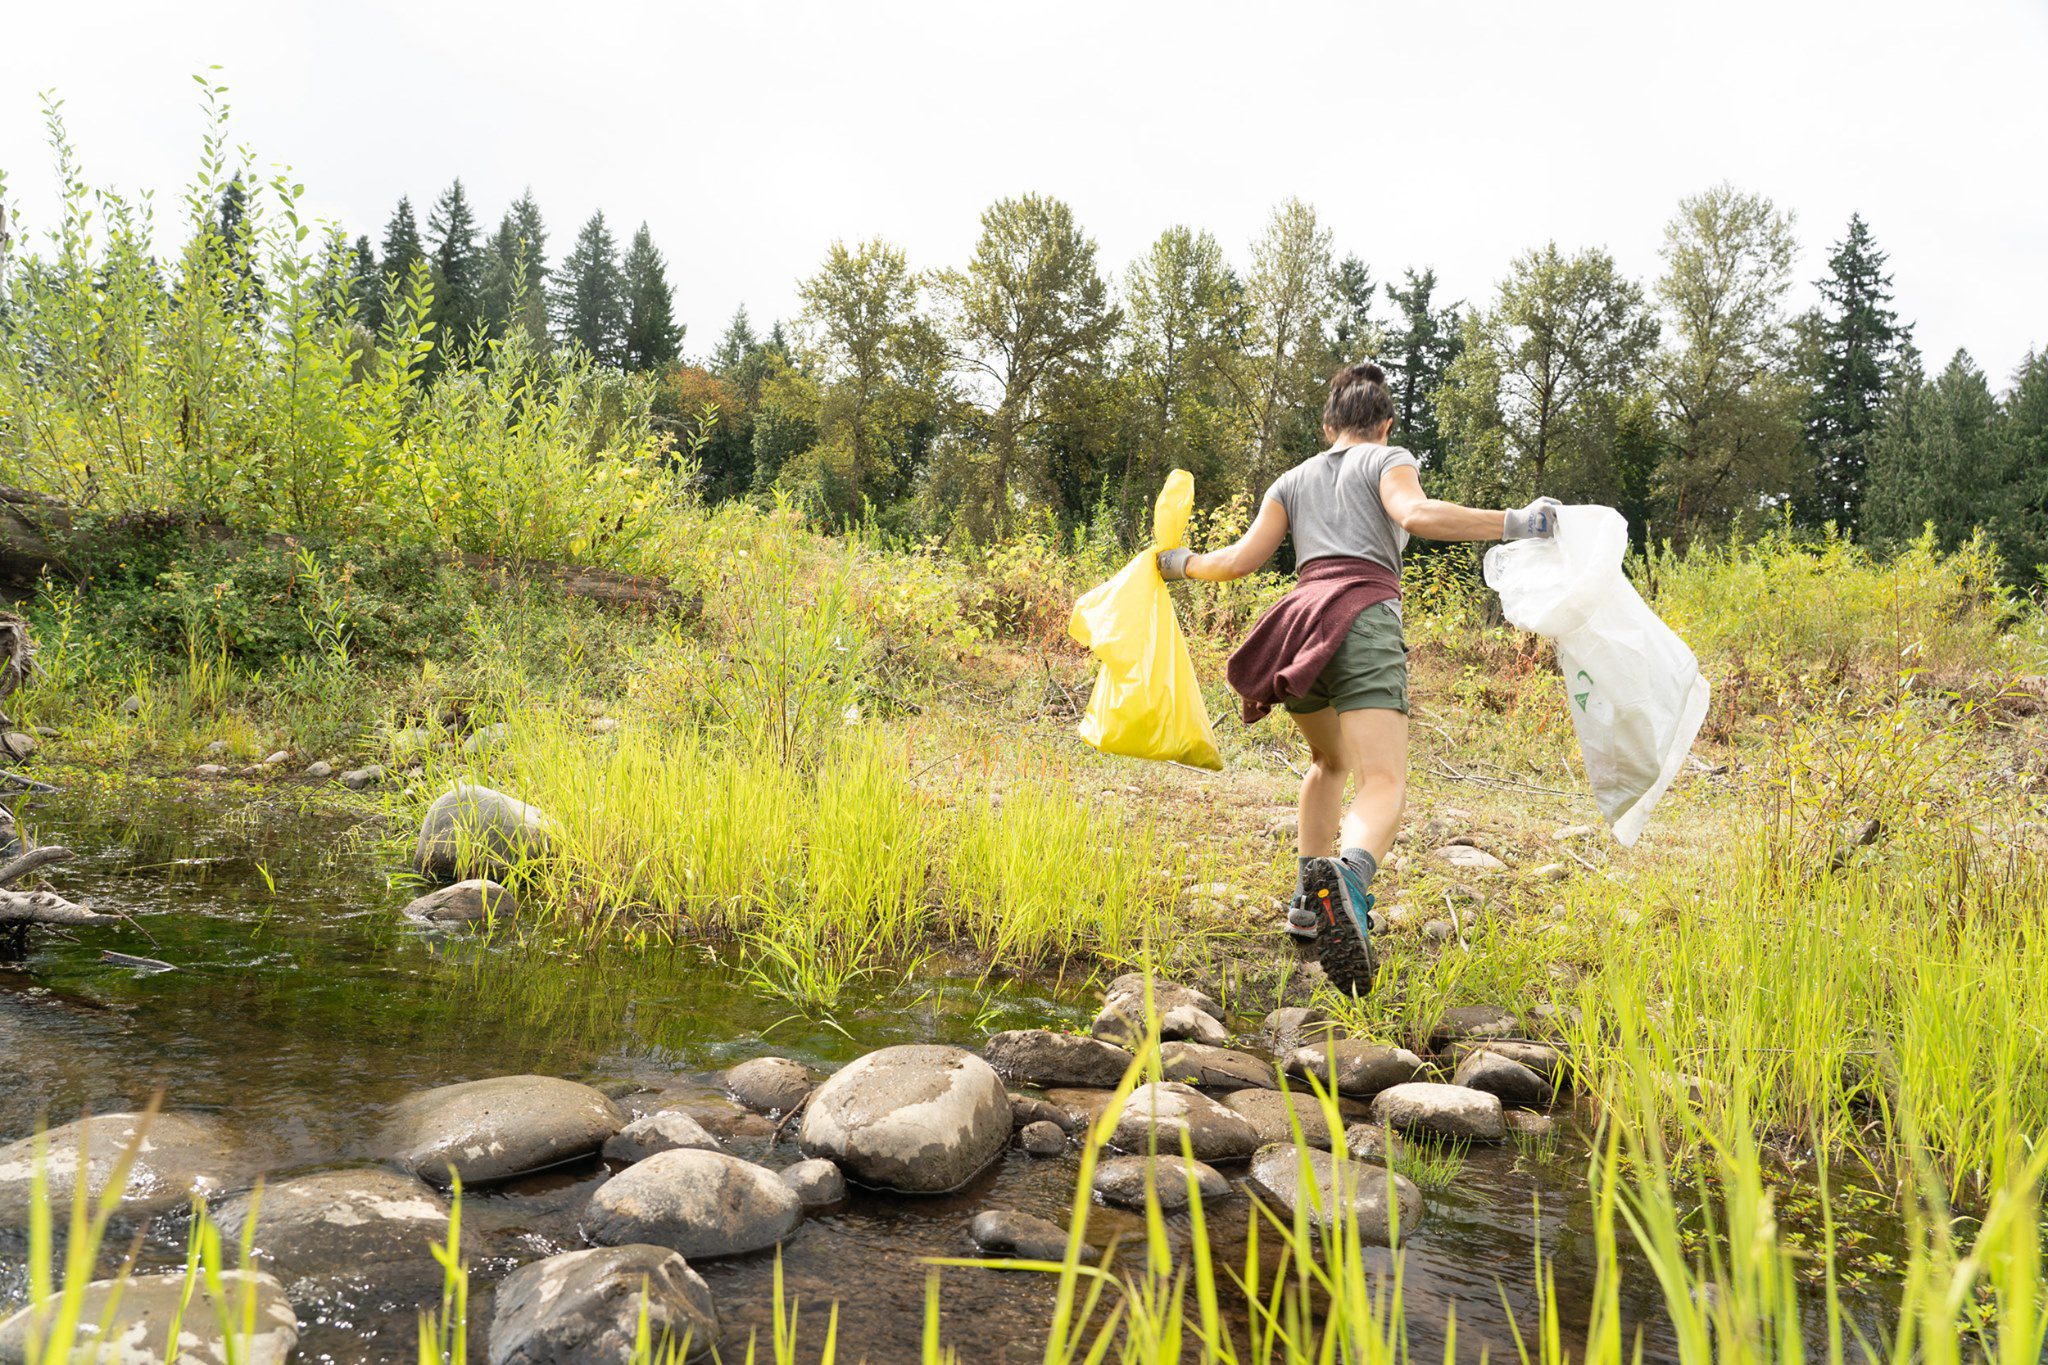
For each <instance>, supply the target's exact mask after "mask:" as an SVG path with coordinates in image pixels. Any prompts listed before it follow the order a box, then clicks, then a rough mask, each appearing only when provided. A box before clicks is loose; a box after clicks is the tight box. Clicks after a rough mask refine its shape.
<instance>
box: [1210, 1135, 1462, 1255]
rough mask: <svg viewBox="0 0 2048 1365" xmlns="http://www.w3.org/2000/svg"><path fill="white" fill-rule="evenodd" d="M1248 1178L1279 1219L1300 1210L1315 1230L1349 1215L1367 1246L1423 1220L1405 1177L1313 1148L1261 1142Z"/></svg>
mask: <svg viewBox="0 0 2048 1365" xmlns="http://www.w3.org/2000/svg"><path fill="white" fill-rule="evenodd" d="M1249 1180H1250V1184H1251V1187H1252V1190H1253V1192H1254V1193H1256V1194H1258V1195H1259V1197H1261V1198H1262V1199H1264V1200H1266V1201H1267V1202H1268V1203H1270V1204H1272V1205H1273V1208H1274V1211H1275V1212H1276V1213H1278V1214H1280V1215H1281V1216H1282V1217H1283V1218H1287V1219H1290V1220H1291V1219H1292V1218H1293V1217H1294V1216H1295V1213H1296V1211H1297V1210H1299V1211H1300V1212H1302V1213H1303V1214H1305V1215H1306V1217H1307V1220H1308V1224H1309V1226H1310V1227H1312V1228H1314V1229H1316V1230H1317V1231H1322V1230H1324V1229H1327V1228H1331V1227H1336V1226H1339V1225H1340V1223H1341V1221H1342V1220H1345V1219H1349V1220H1350V1221H1351V1222H1353V1223H1354V1224H1356V1225H1357V1228H1358V1239H1359V1241H1361V1242H1364V1243H1367V1244H1368V1245H1371V1246H1388V1245H1390V1244H1391V1243H1392V1242H1393V1240H1395V1239H1396V1238H1399V1237H1406V1236H1407V1235H1408V1234H1409V1233H1411V1232H1413V1231H1414V1230H1415V1225H1416V1224H1417V1223H1420V1222H1421V1221H1422V1191H1421V1190H1419V1189H1417V1188H1416V1187H1415V1182H1414V1181H1412V1180H1410V1179H1408V1177H1407V1176H1405V1175H1401V1174H1400V1173H1399V1172H1396V1171H1392V1170H1389V1169H1388V1168H1387V1167H1385V1166H1378V1165H1367V1164H1365V1163H1363V1162H1354V1161H1341V1162H1340V1161H1338V1160H1337V1159H1336V1158H1335V1157H1333V1156H1331V1155H1330V1153H1329V1152H1327V1151H1325V1150H1323V1149H1321V1148H1318V1147H1297V1146H1295V1145H1294V1144H1293V1143H1291V1142H1277V1143H1274V1144H1273V1145H1272V1146H1270V1147H1261V1148H1260V1149H1259V1150H1258V1152H1257V1153H1256V1154H1255V1155H1254V1156H1253V1157H1252V1164H1251V1168H1250V1172H1249ZM1390 1193H1391V1195H1392V1198H1391V1200H1390V1199H1389V1194H1390Z"/></svg>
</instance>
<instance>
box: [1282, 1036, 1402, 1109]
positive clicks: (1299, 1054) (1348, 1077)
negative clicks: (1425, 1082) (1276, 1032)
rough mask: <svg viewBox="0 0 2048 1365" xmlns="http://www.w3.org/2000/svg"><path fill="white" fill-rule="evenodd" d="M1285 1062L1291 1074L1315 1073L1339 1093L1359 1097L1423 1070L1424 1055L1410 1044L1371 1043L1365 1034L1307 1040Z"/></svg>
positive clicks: (1325, 1084)
mask: <svg viewBox="0 0 2048 1365" xmlns="http://www.w3.org/2000/svg"><path fill="white" fill-rule="evenodd" d="M1285 1065H1286V1070H1287V1074H1288V1075H1290V1076H1298V1077H1302V1078H1304V1079H1306V1078H1308V1077H1310V1076H1313V1077H1315V1079H1316V1080H1317V1081H1319V1082H1321V1083H1322V1084H1323V1085H1324V1086H1326V1087H1328V1088H1331V1089H1334V1090H1335V1091H1336V1092H1337V1093H1338V1094H1340V1095H1351V1096H1355V1097H1358V1098H1360V1099H1367V1098H1370V1097H1372V1096H1374V1095H1377V1094H1378V1093H1379V1092H1380V1091H1382V1090H1385V1089H1386V1088H1387V1087H1388V1086H1390V1085H1399V1084H1401V1083H1402V1082H1403V1081H1412V1080H1414V1079H1415V1078H1416V1077H1417V1076H1419V1075H1420V1074H1422V1059H1421V1058H1420V1057H1418V1056H1416V1055H1415V1054H1414V1053H1412V1052H1410V1051H1409V1050H1408V1049H1407V1048H1405V1047H1390V1046H1388V1045H1387V1044H1385V1043H1369V1042H1367V1041H1366V1040H1365V1039H1363V1038H1335V1039H1331V1040H1330V1041H1328V1042H1322V1043H1308V1044H1305V1045H1303V1046H1301V1047H1298V1048H1296V1049H1295V1050H1294V1051H1292V1052H1290V1053H1288V1054H1287V1059H1286V1063H1285Z"/></svg>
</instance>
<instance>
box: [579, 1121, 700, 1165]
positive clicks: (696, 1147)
mask: <svg viewBox="0 0 2048 1365" xmlns="http://www.w3.org/2000/svg"><path fill="white" fill-rule="evenodd" d="M724 1150H725V1148H724V1146H723V1145H721V1144H720V1143H719V1141H718V1139H717V1138H715V1137H713V1136H712V1135H711V1134H710V1133H709V1132H707V1131H706V1130H705V1127H704V1125H703V1124H701V1123H699V1122H697V1120H695V1119H693V1118H691V1117H690V1116H689V1115H688V1114H686V1113H684V1112H683V1111H682V1110H680V1109H664V1110H662V1111H661V1112H659V1113H656V1114H646V1115H643V1116H642V1117H640V1118H637V1119H634V1120H633V1121H632V1122H631V1123H628V1124H627V1125H626V1126H625V1127H623V1128H621V1129H619V1131H618V1132H616V1133H613V1134H612V1135H611V1136H610V1137H608V1138H606V1139H605V1140H604V1154H605V1156H606V1157H607V1158H609V1159H610V1160H613V1161H629V1162H630V1161H645V1160H646V1159H647V1158H648V1157H651V1156H653V1155H654V1154H655V1153H656V1152H684V1151H690V1152H722V1151H724Z"/></svg>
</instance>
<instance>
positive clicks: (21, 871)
mask: <svg viewBox="0 0 2048 1365" xmlns="http://www.w3.org/2000/svg"><path fill="white" fill-rule="evenodd" d="M70 860H71V850H70V849H68V848H66V847H64V845H62V844H45V845H43V846H42V847H41V848H32V849H30V850H29V851H28V852H26V853H21V854H17V855H16V856H14V857H12V858H9V859H8V860H7V861H6V862H4V863H0V887H7V886H12V885H14V884H15V883H16V882H18V881H20V880H21V879H22V878H23V877H26V876H27V875H28V874H29V873H31V872H34V871H36V870H37V869H38V868H44V867H48V866H50V864H52V863H62V862H69V861H70Z"/></svg>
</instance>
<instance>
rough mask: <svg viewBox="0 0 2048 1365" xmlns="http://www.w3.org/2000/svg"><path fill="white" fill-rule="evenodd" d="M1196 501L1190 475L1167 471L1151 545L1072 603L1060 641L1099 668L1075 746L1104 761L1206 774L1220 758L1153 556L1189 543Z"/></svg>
mask: <svg viewBox="0 0 2048 1365" xmlns="http://www.w3.org/2000/svg"><path fill="white" fill-rule="evenodd" d="M1194 502H1195V480H1194V476H1193V475H1191V474H1189V473H1188V472H1187V471H1186V470H1184V469H1176V470H1174V471H1173V473H1171V474H1169V475H1168V476H1167V478H1166V487H1165V488H1164V489H1162V490H1161V491H1160V494H1159V501H1158V502H1157V503H1156V504H1154V506H1153V508H1152V543H1151V544H1150V545H1148V546H1147V547H1146V548H1145V550H1144V551H1143V553H1141V554H1139V555H1138V556H1137V557H1136V558H1135V559H1133V560H1132V561H1131V562H1130V563H1128V564H1126V565H1124V567H1123V571H1122V572H1120V573H1119V574H1117V576H1116V577H1115V578H1112V579H1110V580H1109V581H1108V582H1107V583H1104V584H1103V585H1102V586H1101V587H1098V588H1095V589H1092V590H1091V591H1090V592H1089V593H1088V594H1087V595H1086V596H1084V597H1083V598H1082V599H1081V600H1080V601H1078V602H1076V603H1074V614H1073V616H1072V617H1071V618H1069V619H1068V621H1067V633H1068V634H1070V635H1072V636H1073V637H1074V638H1075V639H1076V640H1078V641H1080V642H1081V643H1082V644H1084V645H1086V646H1087V647H1088V648H1089V649H1090V650H1091V651H1093V653H1094V655H1095V657H1096V659H1097V660H1098V661H1099V662H1100V663H1101V664H1102V667H1101V669H1099V670H1098V671H1097V672H1096V674H1095V693H1094V695H1093V696H1091V697H1089V699H1088V711H1087V714H1085V715H1083V716H1082V717H1081V738H1083V739H1085V740H1087V741H1088V742H1089V743H1090V744H1093V745H1094V746H1095V747H1096V748H1098V749H1100V750H1102V752H1104V753H1106V754H1122V755H1124V756H1125V757H1126V758H1156V759H1160V760H1163V761H1165V762H1167V763H1185V764H1187V765H1188V766H1189V767H1191V768H1208V769H1210V770H1212V771H1214V770H1217V769H1220V768H1221V767H1222V766H1223V756H1222V755H1221V754H1219V753H1217V752H1216V736H1215V734H1214V733H1213V732H1212V731H1211V730H1210V729H1209V708H1208V707H1207V706H1205V705H1204V704H1203V702H1202V688H1201V685H1200V684H1199V683H1197V682H1196V681H1195V664H1194V660H1192V659H1190V658H1189V657H1188V646H1187V641H1186V640H1184V639H1182V638H1181V633H1180V622H1179V621H1178V620H1177V619H1175V617H1174V614H1173V597H1172V594H1170V593H1169V592H1168V591H1167V588H1166V580H1164V579H1163V578H1161V577H1160V576H1159V563H1158V556H1159V552H1160V551H1162V550H1171V549H1175V548H1178V547H1179V546H1180V545H1181V544H1182V543H1183V542H1184V541H1185V540H1186V539H1187V532H1188V513H1189V512H1190V511H1192V510H1193V508H1194Z"/></svg>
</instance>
